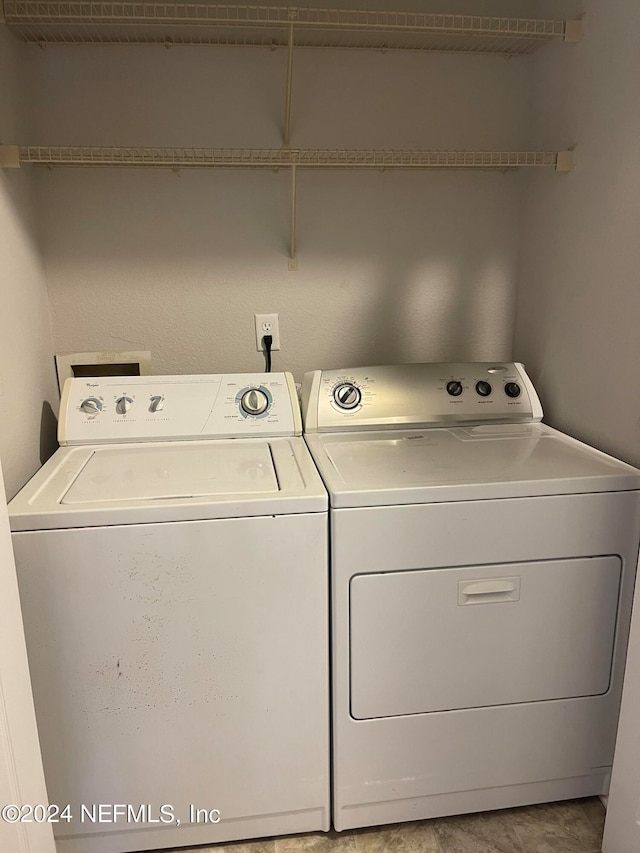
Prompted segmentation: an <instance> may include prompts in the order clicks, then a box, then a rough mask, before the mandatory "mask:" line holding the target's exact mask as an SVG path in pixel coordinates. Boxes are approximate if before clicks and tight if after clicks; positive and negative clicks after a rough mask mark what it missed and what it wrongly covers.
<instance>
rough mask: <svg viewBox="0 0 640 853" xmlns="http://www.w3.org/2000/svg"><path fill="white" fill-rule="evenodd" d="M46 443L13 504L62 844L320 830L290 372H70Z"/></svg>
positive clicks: (309, 565)
mask: <svg viewBox="0 0 640 853" xmlns="http://www.w3.org/2000/svg"><path fill="white" fill-rule="evenodd" d="M59 436H60V443H61V444H62V445H63V446H62V447H61V448H60V449H59V450H58V451H57V452H56V453H55V454H54V456H53V457H52V458H51V459H50V460H49V461H48V462H47V463H46V464H45V465H44V467H43V468H42V469H41V470H40V471H39V472H38V473H37V474H36V475H35V477H34V478H33V479H32V480H31V481H30V482H29V483H28V484H27V486H26V487H25V488H24V489H23V490H22V491H21V492H20V493H19V494H18V495H17V497H16V498H15V499H14V500H13V501H11V503H10V505H9V514H10V520H11V527H12V530H13V545H14V549H15V555H16V563H17V570H18V578H19V585H20V595H21V600H22V607H23V613H24V626H25V634H26V639H27V647H28V654H29V664H30V669H31V677H32V683H33V693H34V700H35V706H36V712H37V719H38V727H39V732H40V740H41V747H42V754H43V760H44V767H45V774H46V781H47V787H48V791H49V797H50V801H51V803H52V804H53V805H54V806H57V807H58V808H59V809H60V811H61V812H63V813H62V814H61V815H59V816H58V817H59V821H58V822H57V823H56V824H55V825H54V831H55V834H56V839H57V844H58V850H59V851H60V853H120V851H133V850H145V849H150V848H153V849H156V848H164V847H175V846H180V845H187V844H188V845H197V844H205V843H213V842H219V841H229V840H233V839H239V838H254V837H258V836H265V835H279V834H284V833H293V832H303V831H310V830H321V829H327V828H328V825H329V758H328V756H329V691H328V600H327V599H328V590H327V561H328V557H327V495H326V491H325V490H324V488H323V485H322V482H321V480H320V478H319V476H318V473H317V471H316V469H315V467H314V465H313V462H312V460H311V457H310V456H309V453H308V451H307V449H306V447H305V445H304V441H303V439H302V438H301V423H300V413H299V406H298V401H297V397H296V393H295V387H294V384H293V381H292V378H291V376H290V375H289V374H277V373H274V374H259V375H254V374H249V375H224V376H221V375H212V376H144V377H108V378H97V379H88V378H86V379H72V380H68V381H67V383H66V385H65V387H64V393H63V398H62V408H61V418H60V433H59ZM67 806H68V807H69V808H68V809H66V807H67Z"/></svg>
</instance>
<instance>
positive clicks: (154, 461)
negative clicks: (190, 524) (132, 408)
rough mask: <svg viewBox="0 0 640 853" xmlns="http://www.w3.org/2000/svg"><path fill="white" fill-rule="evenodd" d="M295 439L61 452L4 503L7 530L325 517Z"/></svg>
mask: <svg viewBox="0 0 640 853" xmlns="http://www.w3.org/2000/svg"><path fill="white" fill-rule="evenodd" d="M327 506H328V498H327V493H326V490H325V489H324V486H323V485H322V480H321V479H320V475H319V474H318V472H317V470H316V467H315V465H314V464H313V461H312V459H311V455H310V454H309V451H308V450H307V447H306V445H305V443H304V441H303V439H302V438H299V437H290V438H270V439H268V440H266V441H265V440H261V439H242V440H241V441H239V440H220V441H189V442H149V443H144V444H120V445H94V446H85V447H64V448H60V450H58V451H57V452H56V453H54V455H53V456H52V457H51V459H49V461H48V462H46V463H45V464H44V465H43V467H42V468H41V469H40V470H39V471H38V473H37V474H36V475H35V476H34V477H33V478H32V479H31V480H30V481H29V482H28V483H27V485H26V486H25V487H24V489H22V491H21V492H19V493H18V494H17V495H16V497H15V498H14V499H13V500H12V501H11V502H10V503H9V520H10V522H11V529H12V530H14V531H17V530H53V529H56V528H70V527H96V526H104V525H114V524H147V523H153V522H174V521H195V520H201V519H216V518H246V517H256V516H271V515H274V516H275V515H289V514H293V513H305V512H326V510H327Z"/></svg>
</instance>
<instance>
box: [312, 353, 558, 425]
mask: <svg viewBox="0 0 640 853" xmlns="http://www.w3.org/2000/svg"><path fill="white" fill-rule="evenodd" d="M302 414H303V421H304V429H305V432H307V433H311V432H340V431H348V430H363V429H393V428H403V429H407V428H414V427H415V428H422V427H438V426H439V427H447V426H455V425H463V424H485V423H532V422H536V421H540V420H542V406H541V404H540V400H539V398H538V395H537V393H536V391H535V388H534V387H533V385H532V383H531V380H530V379H529V377H528V376H527V373H526V371H525V369H524V366H523V365H522V364H518V363H515V362H444V363H438V364H400V365H388V366H380V367H356V368H347V369H343V370H317V371H314V372H312V373H307V374H306V375H305V377H304V385H303V392H302Z"/></svg>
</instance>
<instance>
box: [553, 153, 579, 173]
mask: <svg viewBox="0 0 640 853" xmlns="http://www.w3.org/2000/svg"><path fill="white" fill-rule="evenodd" d="M575 165H576V158H575V151H574V150H573V148H570V149H569V150H568V151H558V159H557V160H556V172H573V170H574V168H575Z"/></svg>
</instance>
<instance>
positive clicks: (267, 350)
mask: <svg viewBox="0 0 640 853" xmlns="http://www.w3.org/2000/svg"><path fill="white" fill-rule="evenodd" d="M272 343H273V335H265V336H264V337H263V338H262V348H263V349H264V369H265V372H266V373H271V344H272Z"/></svg>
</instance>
